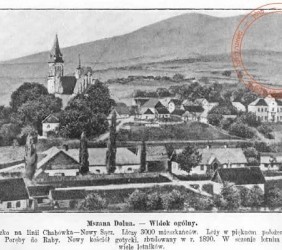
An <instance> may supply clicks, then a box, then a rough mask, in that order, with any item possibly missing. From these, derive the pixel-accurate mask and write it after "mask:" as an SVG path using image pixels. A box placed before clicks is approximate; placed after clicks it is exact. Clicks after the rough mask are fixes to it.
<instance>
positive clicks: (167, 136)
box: [118, 122, 237, 141]
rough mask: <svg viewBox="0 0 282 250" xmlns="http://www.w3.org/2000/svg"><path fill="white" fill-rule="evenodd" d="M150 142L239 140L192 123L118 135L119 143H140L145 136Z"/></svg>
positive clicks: (137, 127)
mask: <svg viewBox="0 0 282 250" xmlns="http://www.w3.org/2000/svg"><path fill="white" fill-rule="evenodd" d="M145 134H146V135H147V138H148V140H151V141H163V140H230V139H237V138H235V137H233V136H230V135H227V134H224V133H222V132H221V131H219V130H217V129H216V128H214V127H211V126H209V125H208V124H204V123H200V122H190V123H185V124H179V125H173V126H169V125H167V126H161V127H156V128H155V127H152V128H146V127H144V126H133V127H132V129H131V130H130V131H125V130H121V131H120V132H119V134H118V140H119V141H140V140H142V137H143V135H145Z"/></svg>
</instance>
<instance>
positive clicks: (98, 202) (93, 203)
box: [80, 193, 108, 211]
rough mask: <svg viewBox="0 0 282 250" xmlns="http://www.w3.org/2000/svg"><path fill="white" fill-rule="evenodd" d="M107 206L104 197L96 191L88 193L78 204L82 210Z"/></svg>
mask: <svg viewBox="0 0 282 250" xmlns="http://www.w3.org/2000/svg"><path fill="white" fill-rule="evenodd" d="M107 206H108V203H107V201H106V199H103V198H102V197H101V196H100V195H98V194H96V193H92V194H88V195H87V196H86V197H85V199H84V200H83V201H82V203H81V205H80V209H82V210H88V211H92V210H100V209H104V208H106V207H107Z"/></svg>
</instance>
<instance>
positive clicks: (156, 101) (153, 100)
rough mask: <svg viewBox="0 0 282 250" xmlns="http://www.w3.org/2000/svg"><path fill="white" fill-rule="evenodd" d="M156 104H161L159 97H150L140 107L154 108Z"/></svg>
mask: <svg viewBox="0 0 282 250" xmlns="http://www.w3.org/2000/svg"><path fill="white" fill-rule="evenodd" d="M157 106H163V105H162V103H161V102H160V101H159V99H156V98H151V99H149V100H148V101H147V102H145V103H144V104H143V105H142V108H156V107H157Z"/></svg>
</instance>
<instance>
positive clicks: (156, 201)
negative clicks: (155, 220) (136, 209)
mask: <svg viewBox="0 0 282 250" xmlns="http://www.w3.org/2000/svg"><path fill="white" fill-rule="evenodd" d="M147 209H148V210H162V209H164V206H163V200H162V197H161V195H160V193H159V192H153V193H151V194H149V195H148V199H147Z"/></svg>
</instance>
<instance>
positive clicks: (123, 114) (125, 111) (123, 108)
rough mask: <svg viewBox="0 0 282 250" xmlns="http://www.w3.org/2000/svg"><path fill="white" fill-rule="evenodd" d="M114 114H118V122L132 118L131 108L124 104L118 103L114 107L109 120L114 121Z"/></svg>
mask: <svg viewBox="0 0 282 250" xmlns="http://www.w3.org/2000/svg"><path fill="white" fill-rule="evenodd" d="M113 112H115V113H116V118H117V120H123V119H127V118H129V117H130V110H129V107H128V106H127V105H126V104H125V103H122V102H118V103H116V105H115V106H114V107H113V109H112V111H111V113H110V114H109V116H108V120H111V119H112V115H113Z"/></svg>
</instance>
